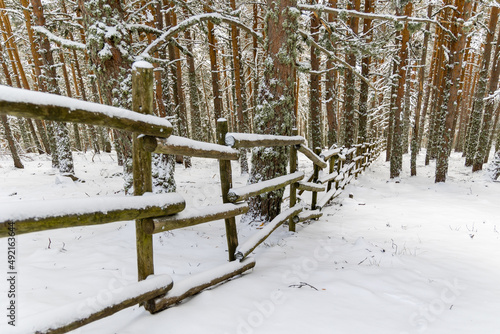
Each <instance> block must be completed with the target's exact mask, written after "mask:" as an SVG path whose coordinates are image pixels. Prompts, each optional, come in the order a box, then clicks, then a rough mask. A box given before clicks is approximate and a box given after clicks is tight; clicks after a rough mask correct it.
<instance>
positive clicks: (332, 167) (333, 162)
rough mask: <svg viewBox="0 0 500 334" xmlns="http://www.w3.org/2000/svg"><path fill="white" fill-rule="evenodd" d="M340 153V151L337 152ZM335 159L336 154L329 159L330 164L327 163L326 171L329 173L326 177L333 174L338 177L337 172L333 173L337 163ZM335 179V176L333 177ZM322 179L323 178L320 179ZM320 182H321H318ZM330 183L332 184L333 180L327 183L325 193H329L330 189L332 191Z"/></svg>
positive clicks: (336, 157)
mask: <svg viewBox="0 0 500 334" xmlns="http://www.w3.org/2000/svg"><path fill="white" fill-rule="evenodd" d="M339 152H340V151H339ZM337 159H338V154H337V155H332V156H331V158H330V162H329V163H328V171H329V174H328V176H330V175H333V174H336V175H338V172H335V164H336V162H337ZM335 177H336V176H335ZM322 179H323V178H322ZM320 182H321V181H320ZM332 183H333V179H332V180H329V181H328V185H327V187H326V191H330V189H332Z"/></svg>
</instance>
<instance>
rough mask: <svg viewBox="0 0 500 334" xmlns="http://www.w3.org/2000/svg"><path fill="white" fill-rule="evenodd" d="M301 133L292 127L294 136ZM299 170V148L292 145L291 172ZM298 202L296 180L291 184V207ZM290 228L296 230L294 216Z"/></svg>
mask: <svg viewBox="0 0 500 334" xmlns="http://www.w3.org/2000/svg"><path fill="white" fill-rule="evenodd" d="M298 134H299V130H297V128H293V129H292V136H297V135H298ZM296 171H297V149H296V148H295V145H292V146H291V147H290V174H292V173H295V172H296ZM295 204H297V184H296V183H295V182H294V183H292V184H291V185H290V208H293V207H294V206H295ZM288 230H289V231H290V232H295V222H294V221H293V217H290V220H289V221H288Z"/></svg>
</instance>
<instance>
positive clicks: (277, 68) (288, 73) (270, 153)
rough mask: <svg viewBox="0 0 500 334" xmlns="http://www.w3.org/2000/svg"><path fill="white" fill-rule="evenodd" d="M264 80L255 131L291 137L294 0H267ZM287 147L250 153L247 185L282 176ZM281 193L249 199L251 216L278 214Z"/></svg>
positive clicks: (295, 28) (267, 218) (268, 217)
mask: <svg viewBox="0 0 500 334" xmlns="http://www.w3.org/2000/svg"><path fill="white" fill-rule="evenodd" d="M267 5H268V13H267V15H266V29H265V30H266V38H267V40H266V46H265V56H264V57H265V58H264V79H263V81H262V84H261V87H260V92H259V105H258V106H257V110H256V113H255V117H254V132H256V133H259V134H275V135H291V133H292V126H293V122H294V114H293V110H294V106H295V94H294V93H295V71H294V67H295V60H296V57H297V31H298V18H299V16H300V11H299V10H297V9H296V8H295V6H296V5H297V1H296V0H282V1H279V2H275V1H272V0H268V1H267ZM287 151H288V150H287V148H285V147H281V148H256V149H254V150H253V152H252V171H251V174H250V178H249V182H250V183H257V182H259V181H264V180H269V179H272V178H274V177H277V176H280V175H285V174H286V168H287V164H288V152H287ZM282 198H283V190H278V191H273V192H271V193H268V194H264V195H260V196H256V197H253V198H251V199H250V203H249V204H250V215H251V217H253V218H255V219H261V220H265V221H270V220H271V219H273V218H274V217H276V216H277V215H278V214H279V213H280V211H281V201H282Z"/></svg>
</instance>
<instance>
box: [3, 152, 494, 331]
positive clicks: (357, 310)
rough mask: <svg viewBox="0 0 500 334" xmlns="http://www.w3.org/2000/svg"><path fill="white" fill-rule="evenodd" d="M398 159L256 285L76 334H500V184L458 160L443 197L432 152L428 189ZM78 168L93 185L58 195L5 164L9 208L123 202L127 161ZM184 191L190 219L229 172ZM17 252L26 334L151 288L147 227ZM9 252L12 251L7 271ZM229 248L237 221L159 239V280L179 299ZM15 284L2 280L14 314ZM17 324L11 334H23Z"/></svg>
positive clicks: (250, 278) (358, 186)
mask: <svg viewBox="0 0 500 334" xmlns="http://www.w3.org/2000/svg"><path fill="white" fill-rule="evenodd" d="M384 156H385V154H384V153H382V154H381V156H380V157H379V159H378V160H377V161H376V162H374V163H373V164H372V165H370V166H369V167H368V168H367V169H366V171H365V172H364V173H363V174H362V175H360V176H359V177H358V179H356V180H353V181H352V183H351V184H349V185H347V186H346V189H345V191H344V192H343V193H342V194H341V195H340V196H339V197H338V198H337V199H335V200H333V201H332V204H331V205H330V206H326V207H324V208H323V210H322V212H323V213H324V214H323V216H322V217H321V218H319V220H317V221H314V222H312V223H304V224H298V225H297V232H296V233H292V232H288V228H287V226H282V227H280V228H278V229H277V230H276V231H274V233H273V234H272V235H271V237H269V238H268V239H266V241H265V242H263V243H262V244H261V245H260V246H259V247H258V248H256V249H255V251H254V254H252V255H251V256H253V257H254V258H255V260H256V263H257V264H256V266H255V268H254V269H253V270H252V271H251V272H250V273H248V274H245V275H243V276H241V277H239V278H237V279H233V280H231V281H230V282H228V283H225V284H223V285H220V286H217V287H216V288H214V289H210V290H206V291H204V292H202V293H200V294H198V295H197V296H194V297H193V298H190V299H189V300H186V301H185V302H182V303H181V304H179V305H177V306H175V307H172V308H169V309H167V310H165V311H163V312H160V313H158V314H156V315H151V314H149V312H147V311H145V310H144V309H143V308H140V307H139V306H135V307H131V308H128V309H126V310H123V311H121V312H119V313H117V314H115V315H113V316H111V317H108V318H106V319H102V320H99V321H97V322H94V323H92V324H89V325H86V326H84V327H82V328H80V329H78V330H75V331H73V332H72V333H78V334H85V333H92V334H109V333H120V334H132V333H142V332H144V333H150V334H156V333H158V334H159V333H164V332H165V331H168V332H169V333H175V334H191V333H208V334H244V333H246V334H248V333H253V334H271V333H272V334H282V333H283V334H284V333H287V334H289V333H319V334H322V333H325V334H326V333H342V334H351V333H352V334H358V333H371V334H386V333H396V334H407V333H411V334H414V333H430V334H434V333H436V334H469V333H496V332H497V331H498V328H499V327H500V318H499V317H498V312H499V311H500V306H499V303H498V300H499V299H500V286H499V284H498V277H500V258H499V257H498V254H499V252H500V233H499V229H500V226H498V225H499V223H498V222H499V217H500V207H499V206H498V199H499V196H498V194H499V193H500V183H495V182H492V181H491V180H490V179H489V177H488V175H487V172H486V171H485V172H482V171H481V172H477V173H474V174H471V172H470V168H465V167H464V166H463V164H464V161H463V159H462V158H461V154H456V153H452V155H451V160H450V169H449V174H448V177H447V181H446V183H444V184H442V183H441V184H435V183H434V172H435V165H434V163H433V162H431V164H430V166H424V158H425V152H424V151H422V152H421V153H420V155H419V156H418V160H417V168H418V169H417V172H418V175H417V176H416V177H410V176H409V160H410V159H409V156H408V155H405V156H404V160H403V166H404V168H403V171H402V174H401V181H400V182H399V183H396V182H394V181H392V180H390V179H389V177H388V175H389V163H388V162H384V161H383V160H384V159H383V157H384ZM74 158H75V172H76V176H77V177H79V178H80V179H82V180H85V181H86V182H85V183H74V182H71V183H59V184H55V182H54V181H55V177H56V174H55V172H54V170H52V169H51V167H50V161H49V159H48V158H47V157H46V156H42V157H39V156H36V155H32V154H29V155H24V156H23V163H24V164H25V169H24V170H17V169H15V168H13V167H11V165H12V162H11V160H10V157H8V156H0V171H1V173H0V202H1V203H2V204H9V203H16V202H18V201H20V200H35V199H38V200H42V199H45V200H49V199H55V198H61V197H66V198H80V197H85V196H86V195H85V194H86V193H87V194H88V196H90V197H94V196H103V195H106V196H112V195H120V194H122V191H121V189H122V183H123V181H122V177H121V175H118V174H119V172H120V171H121V168H120V167H118V166H117V165H116V157H115V156H114V155H111V154H104V153H103V154H101V155H96V156H95V157H93V155H92V154H91V153H87V154H82V153H74ZM299 158H300V159H299V170H304V168H306V169H307V170H306V172H310V171H311V169H312V167H311V164H310V162H309V161H307V160H306V159H305V158H304V157H303V156H299ZM92 160H94V161H92ZM232 169H233V185H235V186H241V185H244V184H246V177H244V176H240V175H239V165H238V163H237V162H232ZM176 181H177V185H178V192H179V194H180V195H181V196H183V197H184V198H185V199H186V202H187V204H188V206H202V205H216V204H221V203H222V199H221V197H220V184H219V174H218V163H217V161H215V160H206V159H196V158H194V159H193V168H191V169H184V168H182V167H179V165H178V167H177V170H176ZM115 193H117V194H115ZM349 193H351V194H353V198H348V194H349ZM285 196H286V195H285ZM303 198H304V199H305V200H306V201H307V200H309V196H303ZM286 205H287V202H286V201H285V207H284V210H285V209H286ZM237 227H238V235H239V240H240V242H241V241H244V240H248V238H250V237H251V236H252V235H254V233H256V228H259V227H256V226H255V225H254V224H246V223H245V224H243V223H242V222H241V221H240V219H239V217H237ZM49 238H50V240H51V243H50V247H49ZM17 242H18V267H19V276H18V279H19V282H18V299H17V301H18V306H19V309H18V311H19V313H18V315H19V318H18V323H19V325H22V326H32V325H33V323H32V322H31V320H29V319H33V318H31V317H32V316H36V315H37V314H40V313H42V312H44V311H50V310H57V309H58V308H59V307H64V306H65V305H68V304H72V303H78V302H87V301H96V300H106V299H107V298H108V296H109V293H110V292H111V291H113V289H117V288H120V287H125V286H129V285H130V284H132V283H134V282H135V281H136V280H137V269H136V258H135V252H136V250H135V226H134V223H133V222H118V223H113V224H105V225H99V226H88V227H78V228H68V229H60V230H51V231H44V232H37V233H30V234H24V235H19V236H18V237H17ZM6 249H7V240H6V239H5V238H3V239H0V256H1V257H2V258H3V259H5V258H6ZM226 249H227V245H226V236H225V232H224V223H223V220H221V221H220V222H213V223H207V224H203V225H197V226H194V227H189V228H185V229H180V230H175V231H173V232H172V231H171V232H165V233H159V234H156V235H154V251H155V272H156V273H159V274H161V273H166V274H169V275H170V276H171V277H172V278H173V280H174V286H175V282H178V283H180V282H181V281H183V280H184V279H187V278H188V277H190V276H191V275H196V274H202V273H204V272H207V271H210V270H212V269H213V268H217V267H219V266H221V265H224V264H225V263H227V252H226ZM5 263H6V261H5V260H3V261H1V262H0V270H1V271H2V272H3V273H4V275H5V273H6V272H7V271H6V264H5ZM4 277H5V276H4ZM6 284H7V282H6V280H5V278H4V279H2V280H0V295H1V296H2V297H1V298H0V303H1V304H3V306H2V309H5V307H6V306H5V302H6V298H5V297H4V296H6V291H7V286H6ZM313 287H314V288H315V289H314V288H313ZM4 312H5V311H4ZM3 317H4V320H2V322H0V333H2V334H3V333H7V334H10V333H12V334H17V333H21V331H19V330H16V329H15V328H12V327H10V326H8V325H7V324H6V320H5V314H4V316H3ZM18 329H19V328H18Z"/></svg>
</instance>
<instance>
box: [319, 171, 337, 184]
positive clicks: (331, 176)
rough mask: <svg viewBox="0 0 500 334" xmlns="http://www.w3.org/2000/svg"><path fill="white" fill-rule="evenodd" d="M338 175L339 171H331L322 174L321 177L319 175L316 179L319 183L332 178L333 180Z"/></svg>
mask: <svg viewBox="0 0 500 334" xmlns="http://www.w3.org/2000/svg"><path fill="white" fill-rule="evenodd" d="M338 175H339V173H337V172H333V173H331V174H326V175H323V176H322V177H320V178H319V179H318V182H319V183H321V184H324V183H327V182H330V181H332V180H335V178H336V177H337V176H338Z"/></svg>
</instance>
